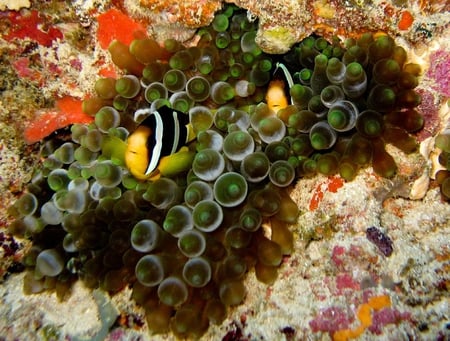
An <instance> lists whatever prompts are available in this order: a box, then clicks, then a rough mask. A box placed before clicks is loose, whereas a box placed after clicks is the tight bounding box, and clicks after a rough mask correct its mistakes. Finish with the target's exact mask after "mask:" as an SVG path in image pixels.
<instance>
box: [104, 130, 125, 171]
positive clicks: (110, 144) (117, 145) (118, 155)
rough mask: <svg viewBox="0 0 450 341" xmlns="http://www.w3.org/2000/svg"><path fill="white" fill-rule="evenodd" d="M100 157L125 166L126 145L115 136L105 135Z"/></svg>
mask: <svg viewBox="0 0 450 341" xmlns="http://www.w3.org/2000/svg"><path fill="white" fill-rule="evenodd" d="M101 148H102V155H103V156H105V157H107V158H109V159H111V161H113V162H115V163H116V164H119V165H125V155H126V152H127V143H126V142H125V141H123V140H121V139H120V138H118V137H117V136H112V135H106V136H105V137H104V138H103V140H102V145H101Z"/></svg>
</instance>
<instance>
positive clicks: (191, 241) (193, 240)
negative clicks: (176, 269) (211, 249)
mask: <svg viewBox="0 0 450 341" xmlns="http://www.w3.org/2000/svg"><path fill="white" fill-rule="evenodd" d="M177 243H178V249H179V250H180V251H181V253H182V254H183V255H185V256H186V257H199V256H201V255H202V254H203V253H204V252H205V250H206V238H205V235H204V233H203V232H201V231H199V230H197V229H191V230H185V231H183V232H181V233H180V234H179V235H178V242H177Z"/></svg>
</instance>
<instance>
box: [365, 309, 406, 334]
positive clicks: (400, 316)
mask: <svg viewBox="0 0 450 341" xmlns="http://www.w3.org/2000/svg"><path fill="white" fill-rule="evenodd" d="M410 318H411V314H410V313H408V312H400V311H398V310H396V309H393V308H384V309H381V310H378V311H374V312H373V313H372V325H371V326H370V327H369V330H370V331H371V332H372V333H374V334H376V335H380V334H381V333H382V328H383V327H384V326H385V325H387V324H397V323H400V322H401V321H405V320H409V319H410Z"/></svg>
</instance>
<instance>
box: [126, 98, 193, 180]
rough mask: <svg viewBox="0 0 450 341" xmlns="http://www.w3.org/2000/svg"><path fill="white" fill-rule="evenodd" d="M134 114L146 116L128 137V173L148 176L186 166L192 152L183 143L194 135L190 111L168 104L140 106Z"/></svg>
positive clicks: (179, 170)
mask: <svg viewBox="0 0 450 341" xmlns="http://www.w3.org/2000/svg"><path fill="white" fill-rule="evenodd" d="M136 114H137V115H146V116H147V117H146V118H145V119H144V121H142V123H141V124H140V125H139V126H138V127H137V128H136V130H135V131H134V132H133V133H132V134H130V136H129V137H128V140H127V147H126V150H125V164H126V166H127V168H128V170H129V171H130V173H131V174H133V175H134V176H135V177H136V178H138V179H141V180H147V179H154V178H157V177H159V175H166V176H170V175H173V174H176V173H178V172H181V171H184V170H188V169H189V168H190V165H191V164H192V160H193V158H194V153H193V152H192V151H189V150H188V148H187V147H185V146H186V144H187V143H188V142H190V141H192V140H193V139H195V134H194V132H193V129H192V126H191V124H190V123H189V115H187V114H185V113H182V112H180V111H177V110H174V109H171V108H169V107H167V106H163V107H161V108H159V109H157V110H155V111H150V109H139V110H138V111H137V112H136ZM136 114H135V116H136Z"/></svg>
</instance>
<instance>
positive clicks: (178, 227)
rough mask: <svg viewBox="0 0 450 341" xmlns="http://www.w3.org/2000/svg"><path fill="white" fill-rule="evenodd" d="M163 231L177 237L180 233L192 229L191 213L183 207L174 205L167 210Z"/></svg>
mask: <svg viewBox="0 0 450 341" xmlns="http://www.w3.org/2000/svg"><path fill="white" fill-rule="evenodd" d="M162 227H163V229H164V230H165V231H166V232H168V233H170V234H171V235H173V236H175V237H178V236H179V235H180V234H181V233H183V232H184V231H187V230H191V229H192V228H193V227H194V221H193V219H192V211H191V210H190V209H189V208H188V207H186V206H183V205H175V206H173V207H171V208H170V209H169V211H168V212H167V214H166V217H165V219H164V222H163V226H162Z"/></svg>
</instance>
